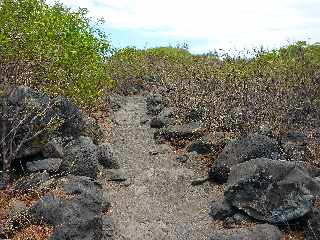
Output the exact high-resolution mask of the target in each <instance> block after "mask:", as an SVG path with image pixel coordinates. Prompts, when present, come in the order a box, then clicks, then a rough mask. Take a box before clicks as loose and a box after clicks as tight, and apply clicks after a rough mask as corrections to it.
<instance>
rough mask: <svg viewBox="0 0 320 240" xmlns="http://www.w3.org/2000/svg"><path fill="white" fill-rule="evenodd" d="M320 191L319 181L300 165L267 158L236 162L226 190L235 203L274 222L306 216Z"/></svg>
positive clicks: (262, 218) (259, 218)
mask: <svg viewBox="0 0 320 240" xmlns="http://www.w3.org/2000/svg"><path fill="white" fill-rule="evenodd" d="M319 194H320V185H319V182H317V181H315V180H314V179H313V178H312V177H310V176H309V174H308V171H307V170H306V169H304V168H303V167H301V165H299V164H297V163H295V162H289V161H277V160H271V159H265V158H259V159H252V160H250V161H247V162H244V163H241V164H238V165H235V166H233V167H232V169H231V172H230V176H229V179H228V182H227V187H226V190H225V198H226V200H227V201H228V202H229V203H230V204H231V205H232V206H234V207H236V208H238V209H240V210H242V211H244V212H245V213H246V214H248V215H249V216H251V217H253V218H255V219H257V220H261V221H266V222H269V223H272V224H285V223H288V222H290V221H291V220H296V219H298V218H301V217H303V216H305V215H306V214H307V213H308V212H310V211H311V208H312V204H313V200H314V198H315V197H316V196H319Z"/></svg>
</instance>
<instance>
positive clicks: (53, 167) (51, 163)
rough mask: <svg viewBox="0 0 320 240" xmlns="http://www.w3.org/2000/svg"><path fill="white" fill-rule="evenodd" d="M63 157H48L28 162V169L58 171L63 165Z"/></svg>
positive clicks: (33, 170) (31, 170)
mask: <svg viewBox="0 0 320 240" xmlns="http://www.w3.org/2000/svg"><path fill="white" fill-rule="evenodd" d="M61 163H62V159H61V158H48V159H44V160H39V161H33V162H27V169H28V170H29V171H30V172H38V171H44V170H46V171H48V172H53V173H54V172H57V171H58V170H59V168H60V166H61Z"/></svg>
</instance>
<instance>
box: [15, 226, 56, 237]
mask: <svg viewBox="0 0 320 240" xmlns="http://www.w3.org/2000/svg"><path fill="white" fill-rule="evenodd" d="M52 232H53V228H52V227H49V226H38V225H31V226H29V227H27V228H23V229H21V230H20V231H18V232H17V233H16V234H15V235H14V237H13V238H12V240H46V239H48V238H49V237H50V235H51V234H52Z"/></svg>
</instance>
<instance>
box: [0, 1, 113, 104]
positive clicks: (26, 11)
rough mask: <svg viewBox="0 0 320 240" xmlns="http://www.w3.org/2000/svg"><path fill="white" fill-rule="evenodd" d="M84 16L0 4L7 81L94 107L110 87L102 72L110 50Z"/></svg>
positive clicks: (39, 4) (41, 5)
mask: <svg viewBox="0 0 320 240" xmlns="http://www.w3.org/2000/svg"><path fill="white" fill-rule="evenodd" d="M86 14H87V10H86V9H80V10H78V11H76V12H72V11H71V10H70V9H68V8H66V7H64V6H63V5H62V4H60V3H55V4H54V5H52V6H50V5H48V4H46V3H45V1H44V0H2V1H0V56H1V61H0V62H1V66H2V71H4V70H7V72H6V73H5V74H6V75H8V76H6V80H8V79H13V80H14V81H15V82H16V81H20V82H19V83H20V84H21V83H26V84H28V85H32V86H34V87H38V88H41V89H44V90H46V91H47V92H50V93H54V94H63V95H65V96H69V97H71V98H72V99H73V100H74V101H75V102H77V103H78V104H80V105H82V106H90V105H93V104H94V103H96V102H97V101H98V99H99V97H101V96H102V94H103V92H102V91H103V89H104V88H105V87H106V86H108V85H110V80H109V78H108V76H107V74H106V71H105V60H106V57H107V54H108V53H109V50H110V46H109V41H108V39H107V38H106V35H105V34H104V33H103V32H101V31H99V30H98V28H97V27H94V26H92V25H91V22H90V19H89V18H88V17H87V16H86ZM4 66H5V67H4ZM19 69H20V71H19ZM8 71H9V73H8ZM26 72H28V74H27V75H28V77H26V76H25V75H26ZM21 74H23V75H24V77H23V76H22V77H21ZM2 75H4V73H2ZM12 76H13V77H12ZM3 79H4V77H2V80H3Z"/></svg>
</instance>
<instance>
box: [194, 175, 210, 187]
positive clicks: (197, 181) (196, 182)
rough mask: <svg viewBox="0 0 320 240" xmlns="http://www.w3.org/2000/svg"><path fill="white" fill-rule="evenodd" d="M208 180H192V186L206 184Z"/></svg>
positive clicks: (204, 178)
mask: <svg viewBox="0 0 320 240" xmlns="http://www.w3.org/2000/svg"><path fill="white" fill-rule="evenodd" d="M208 180H209V178H208V177H200V178H197V179H194V180H192V182H191V185H192V186H197V185H201V184H203V183H205V182H206V181H208Z"/></svg>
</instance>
